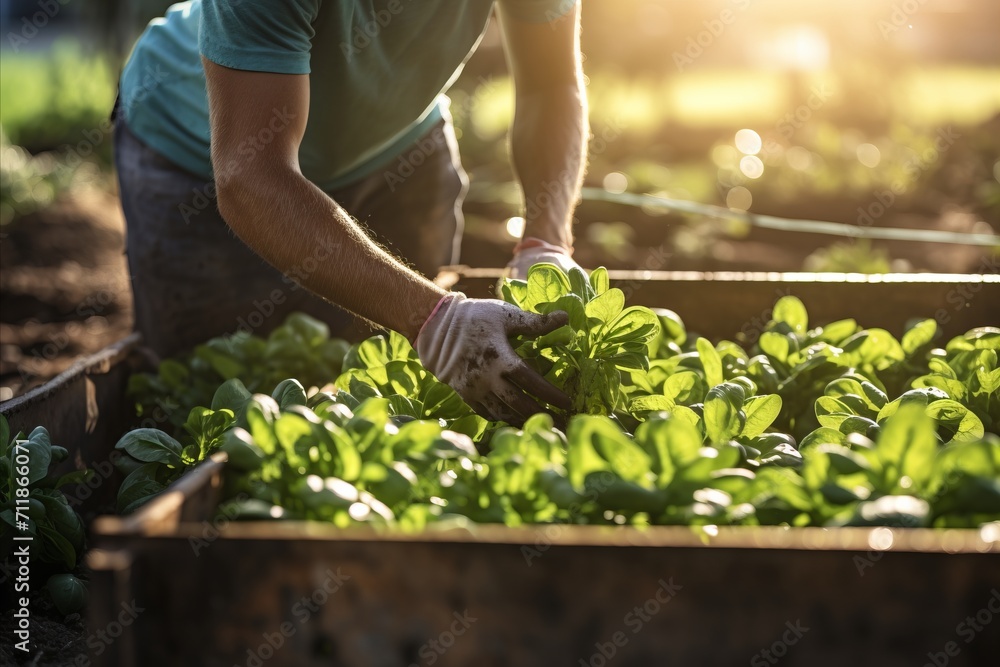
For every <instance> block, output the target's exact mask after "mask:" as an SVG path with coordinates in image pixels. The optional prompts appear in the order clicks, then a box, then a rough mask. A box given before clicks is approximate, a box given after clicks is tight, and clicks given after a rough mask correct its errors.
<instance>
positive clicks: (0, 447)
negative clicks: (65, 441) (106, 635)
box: [0, 415, 89, 614]
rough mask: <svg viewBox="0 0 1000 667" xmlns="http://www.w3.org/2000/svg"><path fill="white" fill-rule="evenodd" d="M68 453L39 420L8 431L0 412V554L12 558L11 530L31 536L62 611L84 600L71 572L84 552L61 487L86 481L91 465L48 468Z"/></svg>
mask: <svg viewBox="0 0 1000 667" xmlns="http://www.w3.org/2000/svg"><path fill="white" fill-rule="evenodd" d="M68 456H69V452H67V451H66V449H65V448H64V447H60V446H58V445H53V444H52V442H51V440H50V438H49V433H48V431H47V430H46V429H45V428H43V427H41V426H39V427H37V428H35V429H34V430H33V431H32V432H31V433H30V434H28V436H27V437H25V436H24V434H23V433H17V434H15V435H14V436H13V437H11V434H10V427H9V425H8V423H7V419H6V418H5V417H3V416H2V415H0V545H2V546H0V548H2V553H0V559H2V560H4V561H7V560H8V559H9V558H11V554H12V551H13V549H14V547H15V544H16V543H15V541H14V533H15V531H16V532H17V533H19V534H27V535H29V536H31V538H32V542H31V544H32V546H31V550H30V555H31V558H32V560H33V561H34V562H38V563H41V564H42V565H43V566H44V567H45V570H46V571H48V572H51V573H52V574H51V575H50V577H49V579H48V583H47V589H48V591H49V594H50V595H51V597H52V599H53V601H54V602H55V604H56V607H57V608H58V609H59V611H60V612H62V613H64V614H69V613H72V612H75V611H79V610H80V609H82V608H83V606H84V605H85V604H86V588H85V586H84V585H83V583H82V582H81V581H80V580H79V579H77V578H76V577H75V576H74V575H73V574H71V573H72V572H73V571H74V570H75V569H76V567H77V565H78V563H79V560H80V557H81V555H82V554H83V549H84V537H85V531H84V526H83V521H82V520H81V518H80V515H79V514H77V513H76V511H75V510H74V509H73V508H72V507H70V504H69V501H68V500H67V499H66V496H64V495H63V493H62V492H61V491H60V490H59V489H61V488H62V487H64V486H65V485H67V484H73V483H80V482H83V481H85V480H86V479H87V476H88V474H89V471H87V470H78V471H74V472H71V473H67V474H65V475H61V476H59V477H55V476H54V475H53V474H52V473H51V472H50V467H51V466H53V465H55V464H58V463H61V462H62V461H65V460H66V458H67V457H68ZM22 490H23V491H22ZM25 492H26V495H25Z"/></svg>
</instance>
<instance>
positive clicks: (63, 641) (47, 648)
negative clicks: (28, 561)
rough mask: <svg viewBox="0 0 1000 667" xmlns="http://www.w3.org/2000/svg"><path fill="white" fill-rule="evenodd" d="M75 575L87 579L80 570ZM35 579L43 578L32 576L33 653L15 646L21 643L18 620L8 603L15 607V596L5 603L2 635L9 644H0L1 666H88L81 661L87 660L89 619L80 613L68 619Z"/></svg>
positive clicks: (31, 626) (5, 642)
mask: <svg viewBox="0 0 1000 667" xmlns="http://www.w3.org/2000/svg"><path fill="white" fill-rule="evenodd" d="M35 567H37V565H36V566H35ZM73 574H75V575H76V576H77V577H80V578H81V579H84V580H86V579H87V577H86V574H85V573H83V572H81V571H80V568H78V571H76V572H74V573H73ZM35 579H41V577H35V576H33V577H32V591H31V593H30V594H29V603H28V610H29V613H30V614H31V616H30V619H31V620H30V626H29V632H30V633H31V635H30V638H29V640H28V642H29V643H28V647H29V650H28V651H27V652H24V651H20V650H18V649H16V648H15V647H14V643H15V642H16V641H19V640H17V639H16V636H15V635H14V630H16V629H17V619H15V618H14V609H13V607H11V608H7V607H8V604H11V605H12V604H13V602H14V597H13V595H12V596H11V598H10V601H9V603H7V601H5V605H4V609H3V613H2V614H0V634H2V635H3V636H4V637H5V641H3V642H0V664H2V665H12V666H13V665H31V667H67V666H68V665H78V664H88V663H86V662H83V663H81V662H80V661H79V658H80V657H81V656H82V657H86V651H87V648H86V636H87V623H86V620H85V619H84V617H83V616H82V615H81V614H78V613H75V614H69V615H68V616H67V615H64V614H62V613H60V612H59V610H58V609H56V607H55V605H54V604H53V603H52V600H51V599H50V598H49V596H48V593H47V592H45V589H44V586H43V584H44V580H41V581H39V582H38V583H39V584H42V585H36V582H35V581H34V580H35Z"/></svg>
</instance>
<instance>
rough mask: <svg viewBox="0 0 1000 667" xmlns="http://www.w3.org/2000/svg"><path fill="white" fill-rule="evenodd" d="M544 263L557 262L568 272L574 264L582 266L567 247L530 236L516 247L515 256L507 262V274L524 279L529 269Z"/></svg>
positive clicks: (557, 264)
mask: <svg viewBox="0 0 1000 667" xmlns="http://www.w3.org/2000/svg"><path fill="white" fill-rule="evenodd" d="M542 263H548V264H555V265H556V266H558V267H559V268H560V269H562V270H563V271H566V272H568V271H569V270H570V268H572V267H574V266H575V267H577V268H580V265H579V264H577V263H576V262H574V261H573V258H572V257H570V256H569V252H567V250H566V248H563V247H562V246H558V245H553V244H551V243H546V242H545V241H542V240H541V239H536V238H534V237H528V238H525V239H524V240H522V241H521V242H520V243H518V244H517V246H516V247H515V248H514V257H513V259H511V260H510V262H509V263H508V264H507V272H508V273H507V275H508V276H509V277H511V278H520V279H521V280H523V279H525V278H527V277H528V269H530V268H531V267H532V266H534V265H535V264H542Z"/></svg>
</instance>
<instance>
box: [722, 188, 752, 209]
mask: <svg viewBox="0 0 1000 667" xmlns="http://www.w3.org/2000/svg"><path fill="white" fill-rule="evenodd" d="M751 204H753V194H751V193H750V191H749V190H747V189H746V188H745V187H743V186H742V185H737V186H736V187H735V188H732V189H731V190H730V191H729V192H728V193H726V206H728V207H729V208H731V209H735V210H737V211H747V210H749V209H750V205H751Z"/></svg>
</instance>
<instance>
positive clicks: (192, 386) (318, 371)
mask: <svg viewBox="0 0 1000 667" xmlns="http://www.w3.org/2000/svg"><path fill="white" fill-rule="evenodd" d="M349 348H350V345H349V344H348V343H347V342H346V341H343V340H340V339H337V338H330V330H329V327H327V326H326V324H324V323H322V322H320V321H319V320H316V319H314V318H312V317H310V316H308V315H305V314H303V313H293V314H291V315H289V316H288V318H287V319H286V320H285V321H284V323H282V324H281V326H279V327H278V328H276V329H275V330H274V331H272V332H271V334H270V335H269V336H268V337H267V338H266V339H265V338H261V337H258V336H254V335H252V334H250V333H247V332H240V333H236V334H234V335H232V336H225V337H219V338H213V339H212V340H210V341H208V342H206V343H205V344H204V345H199V346H198V347H197V348H195V350H194V352H193V353H191V354H190V355H189V356H187V357H185V358H182V359H167V360H165V361H163V362H162V363H161V364H160V366H159V369H158V371H157V373H156V374H155V375H153V374H148V373H139V374H136V375H133V376H132V377H131V378H130V380H129V388H128V393H129V395H130V396H132V397H133V398H134V399H135V401H136V409H137V413H138V414H139V416H140V417H148V418H151V419H152V420H154V421H165V422H167V423H169V424H170V425H171V427H172V429H173V430H175V431H178V432H179V431H180V430H181V429H182V428H183V427H184V424H185V421H186V420H187V417H188V414H189V413H190V411H191V410H192V409H193V408H195V407H198V406H204V405H209V404H211V402H212V398H213V396H214V394H215V391H216V389H217V388H218V387H219V385H220V384H221V383H223V382H226V381H228V380H233V379H238V380H240V381H241V382H242V383H243V384H244V385H245V386H246V387H247V388H248V390H249V391H251V392H260V391H271V390H272V389H273V388H274V387H275V386H276V385H277V384H278V383H279V382H281V381H282V380H284V379H285V378H288V377H295V378H298V379H299V381H300V382H302V383H303V384H304V385H305V386H306V387H312V386H317V387H323V386H324V385H326V384H328V383H330V382H331V381H333V380H334V379H336V377H337V376H338V374H339V373H340V371H341V365H342V362H343V359H344V355H345V354H346V353H347V351H348V349H349Z"/></svg>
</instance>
